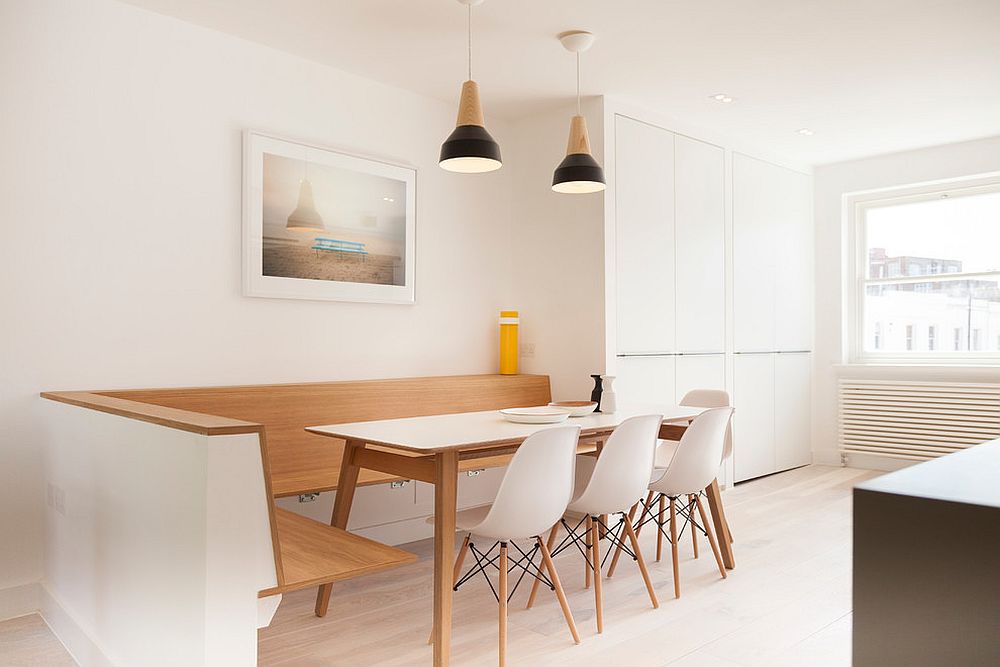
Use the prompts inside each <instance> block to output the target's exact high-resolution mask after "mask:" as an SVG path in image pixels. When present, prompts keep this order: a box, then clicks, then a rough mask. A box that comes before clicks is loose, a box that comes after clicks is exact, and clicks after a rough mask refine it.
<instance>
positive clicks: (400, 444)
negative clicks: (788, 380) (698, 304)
mask: <svg viewBox="0 0 1000 667" xmlns="http://www.w3.org/2000/svg"><path fill="white" fill-rule="evenodd" d="M704 410H705V408H698V407H688V406H678V405H660V404H638V403H637V404H625V405H619V406H618V407H617V409H616V410H615V411H614V412H612V413H607V412H594V413H591V414H588V415H585V416H581V417H572V418H569V419H568V420H566V421H565V422H562V423H561V424H524V423H513V422H510V421H507V420H506V419H505V418H504V417H503V416H502V415H501V414H500V413H499V412H498V411H495V410H489V411H483V412H462V413H455V414H442V415H431V416H425V417H411V418H405V419H383V420H375V421H366V422H354V423H346V424H329V425H322V426H310V427H307V428H306V430H307V431H309V432H311V433H315V434H318V435H322V436H328V437H331V438H338V439H342V440H344V442H345V446H344V455H343V462H342V464H341V468H340V477H339V480H338V484H337V492H336V498H335V501H334V509H333V518H332V524H333V525H334V526H337V527H339V528H343V529H345V530H346V528H347V522H348V519H349V518H350V514H351V505H352V503H353V500H354V492H355V489H356V487H357V484H358V474H359V473H360V471H361V470H362V469H363V468H364V469H369V470H375V471H379V472H382V473H387V474H391V475H397V476H399V477H400V478H403V479H411V480H418V481H421V482H426V483H428V484H433V485H434V615H433V644H434V649H433V664H434V665H435V666H438V667H440V666H444V665H448V664H449V659H450V650H451V616H452V586H453V580H452V577H453V572H452V568H453V559H454V556H455V530H456V528H455V517H456V512H457V501H458V472H459V462H460V461H467V460H483V461H484V462H485V463H490V461H488V459H494V461H493V462H494V463H496V462H498V461H503V460H504V458H503V457H509V456H510V455H511V454H513V453H514V452H515V451H517V448H518V446H519V445H520V444H521V443H522V442H524V440H525V439H526V438H527V437H528V436H530V435H531V434H533V433H535V432H537V431H539V430H541V429H545V428H553V427H554V426H565V425H574V426H579V427H580V444H579V446H578V452H579V453H596V455H597V456H600V449H601V446H602V444H603V442H604V441H605V440H607V438H608V436H609V435H611V433H612V431H614V429H615V428H616V427H617V426H618V425H619V424H621V423H622V422H623V421H625V420H626V419H628V418H629V417H634V416H638V415H648V414H659V415H662V417H663V423H662V424H661V427H660V434H659V436H660V438H663V439H670V440H679V439H680V437H681V435H683V432H684V430H685V429H686V427H687V425H688V424H689V423H690V422H691V421H692V420H693V419H695V418H696V417H697V416H698V415H699V414H701V413H702V412H703V411H704ZM705 493H706V495H707V498H708V503H709V507H710V509H711V513H712V522H713V524H714V526H715V529H716V534H718V535H720V536H723V535H728V529H727V526H726V519H725V514H724V510H723V507H722V502H721V497H720V490H719V485H718V482H717V481H713V482H712V484H711V485H709V487H707V488H706V489H705ZM719 547H720V550H721V552H722V558H723V563H724V564H725V565H726V567H727V568H730V569H732V568H733V567H735V561H734V559H733V552H732V546H731V544H730V541H729V540H728V539H720V540H719ZM330 593H331V585H330V584H326V585H324V586H322V587H321V588H320V591H319V594H318V596H317V601H316V606H317V611H319V610H320V609H322V610H323V611H324V612H325V610H326V607H327V605H328V604H329V601H330Z"/></svg>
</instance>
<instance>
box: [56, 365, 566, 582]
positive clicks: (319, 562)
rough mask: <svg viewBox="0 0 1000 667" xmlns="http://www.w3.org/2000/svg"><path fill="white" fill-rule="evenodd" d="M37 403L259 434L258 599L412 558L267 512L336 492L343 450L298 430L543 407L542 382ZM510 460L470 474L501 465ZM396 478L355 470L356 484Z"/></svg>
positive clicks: (76, 396)
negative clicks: (270, 562) (265, 533)
mask: <svg viewBox="0 0 1000 667" xmlns="http://www.w3.org/2000/svg"><path fill="white" fill-rule="evenodd" d="M42 396H43V397H45V398H48V399H51V400H56V401H60V402H63V403H69V404H72V405H78V406H81V407H86V408H90V409H93V410H98V411H101V412H108V413H112V414H116V415H120V416H124V417H129V418H132V419H138V420H141V421H147V422H152V423H155V424H160V425H162V426H166V427H169V428H177V429H181V430H185V431H191V432H194V433H200V434H202V435H234V434H239V433H256V434H258V437H259V441H260V448H261V460H262V463H263V466H264V482H265V485H266V487H267V495H268V499H269V503H268V511H269V513H270V522H271V538H272V545H273V547H274V559H275V569H276V573H277V581H278V585H277V586H275V587H274V588H270V589H265V590H263V591H260V596H261V597H265V596H268V595H274V594H277V593H283V592H288V591H294V590H300V589H303V588H312V587H315V586H318V585H321V584H327V583H333V582H337V581H342V580H344V579H349V578H352V577H358V576H363V575H365V574H370V573H373V572H378V571H381V570H386V569H390V568H393V567H398V566H400V565H404V564H406V563H410V562H413V561H415V560H416V556H414V555H413V554H410V553H407V552H405V551H403V550H401V549H396V548H395V547H390V546H388V545H385V544H381V543H379V542H376V541H374V540H370V539H367V538H364V537H361V536H359V535H354V534H352V533H349V532H347V531H344V530H341V529H339V528H335V527H333V526H330V525H327V524H324V523H321V522H318V521H314V520H312V519H308V518H305V517H302V516H299V515H297V514H294V513H292V512H289V511H287V510H283V509H281V508H278V507H276V506H275V503H274V498H276V497H283V496H295V495H298V494H302V493H317V492H322V491H330V490H333V489H336V487H337V480H338V477H339V474H340V464H341V459H342V457H343V447H344V444H343V442H341V441H336V440H333V439H331V438H325V437H320V436H317V435H314V434H311V433H308V432H307V431H305V427H306V426H317V425H323V424H335V423H343V422H356V421H370V420H375V419H394V418H402V417H419V416H424V415H433V414H449V413H456V412H470V411H475V410H494V409H500V408H507V407H527V406H532V405H545V404H546V403H548V402H549V401H550V400H551V393H550V389H549V378H548V376H544V375H516V376H502V375H462V376H442V377H427V378H406V379H390V380H360V381H345V382H321V383H307V384H281V385H248V386H237V387H193V388H181V389H143V390H123V391H93V392H45V393H43V394H42ZM507 460H509V456H498V457H494V458H493V459H491V460H489V461H487V462H485V463H484V461H483V460H477V461H470V462H468V463H467V467H468V468H469V469H471V468H473V467H475V468H482V467H484V465H493V466H499V465H504V464H506V462H507ZM394 479H397V478H396V477H394V476H392V475H388V474H385V473H378V472H373V471H364V472H363V473H362V475H361V478H360V480H359V484H378V483H385V482H388V481H392V480H394Z"/></svg>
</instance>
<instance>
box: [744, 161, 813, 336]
mask: <svg viewBox="0 0 1000 667" xmlns="http://www.w3.org/2000/svg"><path fill="white" fill-rule="evenodd" d="M812 217H813V216H812V188H811V179H810V178H809V177H808V176H806V175H805V174H801V173H799V172H795V171H792V170H790V169H785V168H784V167H779V166H777V165H774V164H771V163H769V162H764V161H763V160H758V159H756V158H751V157H748V156H746V155H742V154H740V153H734V154H733V333H734V345H735V350H736V351H737V352H773V351H801V350H810V349H812V312H813V311H812V300H813V277H812V274H813V268H812V267H813V232H812Z"/></svg>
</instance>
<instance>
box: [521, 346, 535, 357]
mask: <svg viewBox="0 0 1000 667" xmlns="http://www.w3.org/2000/svg"><path fill="white" fill-rule="evenodd" d="M534 356H535V344H534V343H521V357H523V358H524V359H533V358H534Z"/></svg>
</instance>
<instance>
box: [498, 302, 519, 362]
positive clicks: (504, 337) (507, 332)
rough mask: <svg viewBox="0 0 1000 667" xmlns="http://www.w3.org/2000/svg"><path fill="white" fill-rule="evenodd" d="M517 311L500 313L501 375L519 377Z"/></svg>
mask: <svg viewBox="0 0 1000 667" xmlns="http://www.w3.org/2000/svg"><path fill="white" fill-rule="evenodd" d="M518 323H519V320H518V317H517V311H516V310H501V311H500V374H501V375H517V356H518V350H517V327H518Z"/></svg>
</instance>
